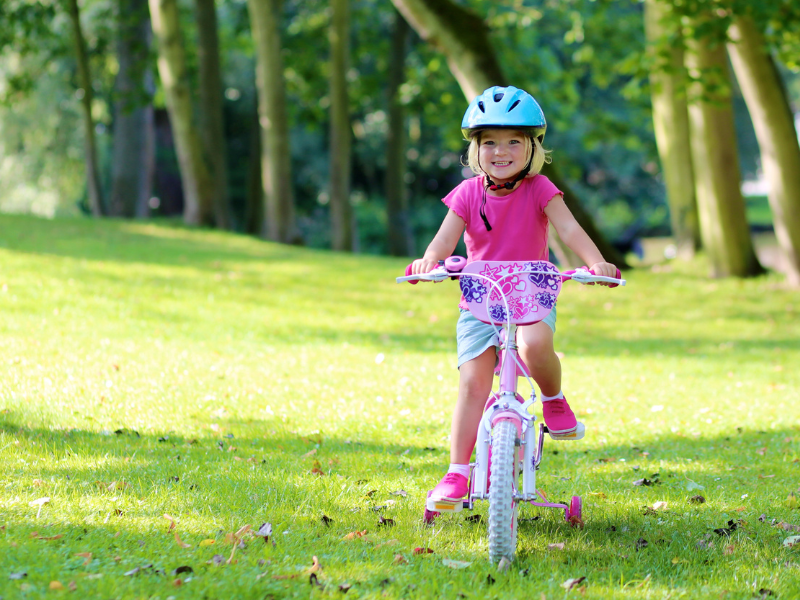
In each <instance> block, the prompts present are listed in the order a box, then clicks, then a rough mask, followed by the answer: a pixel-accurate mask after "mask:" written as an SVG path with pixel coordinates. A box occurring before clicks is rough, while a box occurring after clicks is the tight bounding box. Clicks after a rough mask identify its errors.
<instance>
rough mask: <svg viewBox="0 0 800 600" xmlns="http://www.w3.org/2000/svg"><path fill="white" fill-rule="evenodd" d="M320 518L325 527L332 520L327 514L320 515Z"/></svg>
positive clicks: (328, 525)
mask: <svg viewBox="0 0 800 600" xmlns="http://www.w3.org/2000/svg"><path fill="white" fill-rule="evenodd" d="M320 520H321V521H322V524H323V525H325V526H327V527H330V526H331V523H333V522H334V521H333V519H331V518H330V517H329V516H328V515H322V519H320Z"/></svg>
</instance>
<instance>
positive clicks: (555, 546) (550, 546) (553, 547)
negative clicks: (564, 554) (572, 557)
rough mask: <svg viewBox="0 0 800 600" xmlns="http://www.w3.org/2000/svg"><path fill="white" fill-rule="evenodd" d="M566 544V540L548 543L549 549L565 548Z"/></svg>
mask: <svg viewBox="0 0 800 600" xmlns="http://www.w3.org/2000/svg"><path fill="white" fill-rule="evenodd" d="M565 546H566V544H565V543H564V542H558V543H557V544H547V549H548V550H563V549H564V547H565Z"/></svg>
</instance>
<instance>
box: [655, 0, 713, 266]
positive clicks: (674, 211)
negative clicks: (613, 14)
mask: <svg viewBox="0 0 800 600" xmlns="http://www.w3.org/2000/svg"><path fill="white" fill-rule="evenodd" d="M670 16H671V15H670V6H669V4H667V3H666V2H665V1H664V0H645V4H644V17H645V33H646V36H647V41H648V44H649V45H650V47H651V49H655V50H656V51H659V50H660V51H663V52H666V53H667V61H666V64H662V65H657V66H656V68H655V70H653V71H651V72H650V88H651V100H652V104H653V128H654V130H655V134H656V144H657V146H658V154H659V157H660V158H661V168H662V170H663V173H664V184H665V185H666V188H667V202H668V205H669V212H670V222H671V225H672V235H673V237H674V239H675V245H676V247H677V250H678V257H679V258H682V259H684V260H688V259H690V258H692V257H693V256H694V254H695V250H697V249H698V248H699V246H700V226H699V223H698V217H697V201H696V199H695V190H694V188H695V186H694V172H693V170H692V156H691V150H690V148H689V147H688V144H687V143H686V141H687V140H688V139H690V135H689V110H688V105H687V103H686V89H685V84H684V81H685V79H684V74H683V63H684V61H683V54H684V50H683V40H682V36H681V34H680V21H679V20H678V19H677V18H675V19H673V20H672V21H673V25H672V27H674V30H673V31H670V29H671V27H668V26H667V24H666V22H667V19H669V17H670ZM670 34H673V36H672V37H671V39H670Z"/></svg>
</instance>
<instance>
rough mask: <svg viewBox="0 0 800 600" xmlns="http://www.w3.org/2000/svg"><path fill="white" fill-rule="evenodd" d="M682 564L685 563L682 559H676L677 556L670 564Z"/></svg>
mask: <svg viewBox="0 0 800 600" xmlns="http://www.w3.org/2000/svg"><path fill="white" fill-rule="evenodd" d="M682 562H686V561H685V560H683V559H682V558H678V557H677V556H676V557H675V558H673V559H672V564H673V565H677V564H679V563H682Z"/></svg>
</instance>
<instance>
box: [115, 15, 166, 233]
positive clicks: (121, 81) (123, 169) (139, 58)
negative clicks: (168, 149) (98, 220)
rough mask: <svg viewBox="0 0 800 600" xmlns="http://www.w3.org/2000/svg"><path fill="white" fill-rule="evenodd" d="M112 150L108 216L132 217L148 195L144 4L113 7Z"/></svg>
mask: <svg viewBox="0 0 800 600" xmlns="http://www.w3.org/2000/svg"><path fill="white" fill-rule="evenodd" d="M117 11H118V13H117V23H118V30H117V62H118V63H119V71H118V72H117V77H116V80H115V82H114V93H115V99H114V148H113V165H112V169H111V170H112V175H111V197H110V198H109V214H110V215H112V216H117V217H129V218H130V217H134V216H137V215H139V214H140V207H141V206H143V205H144V206H147V200H149V198H150V193H151V189H152V172H153V167H152V165H151V163H152V162H153V161H154V160H155V156H154V153H153V152H152V140H153V139H154V135H155V132H154V121H153V105H152V101H151V98H152V92H151V90H150V89H149V86H148V79H149V78H148V72H147V71H148V70H147V64H148V63H149V45H150V18H149V13H148V9H147V0H119V1H118V2H117Z"/></svg>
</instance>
